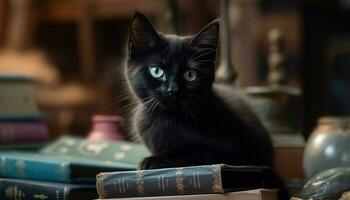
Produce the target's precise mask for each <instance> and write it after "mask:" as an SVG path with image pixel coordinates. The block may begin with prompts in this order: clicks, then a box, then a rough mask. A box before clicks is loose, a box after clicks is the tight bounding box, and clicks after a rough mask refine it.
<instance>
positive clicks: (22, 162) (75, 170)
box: [0, 152, 133, 183]
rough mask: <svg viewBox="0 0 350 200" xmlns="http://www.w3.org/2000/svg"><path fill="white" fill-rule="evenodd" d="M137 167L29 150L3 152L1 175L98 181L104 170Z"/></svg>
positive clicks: (38, 178) (39, 178) (4, 176)
mask: <svg viewBox="0 0 350 200" xmlns="http://www.w3.org/2000/svg"><path fill="white" fill-rule="evenodd" d="M131 169H133V167H130V166H128V165H123V164H122V163H121V164H119V165H118V166H117V165H115V164H114V165H113V164H109V163H103V162H98V161H96V160H90V159H86V158H79V157H65V156H53V155H45V154H40V153H29V152H0V177H2V178H18V179H29V180H40V181H53V182H62V183H95V181H96V174H98V173H99V172H102V171H123V170H124V171H125V170H131Z"/></svg>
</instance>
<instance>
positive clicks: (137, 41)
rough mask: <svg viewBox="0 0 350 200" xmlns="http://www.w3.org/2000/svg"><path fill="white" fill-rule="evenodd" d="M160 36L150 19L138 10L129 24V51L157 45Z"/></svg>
mask: <svg viewBox="0 0 350 200" xmlns="http://www.w3.org/2000/svg"><path fill="white" fill-rule="evenodd" d="M159 40H160V38H159V35H158V33H157V32H156V31H155V30H154V28H153V27H152V25H151V23H150V22H149V21H148V19H147V18H146V17H145V16H144V15H143V14H141V13H139V12H136V13H135V14H134V17H133V18H132V20H131V23H130V26H129V51H130V52H131V53H132V52H133V51H135V50H137V49H142V50H145V49H148V48H152V47H155V46H156V45H157V43H158V42H159Z"/></svg>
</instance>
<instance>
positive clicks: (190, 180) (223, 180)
mask: <svg viewBox="0 0 350 200" xmlns="http://www.w3.org/2000/svg"><path fill="white" fill-rule="evenodd" d="M268 172H269V168H268V167H263V166H229V165H224V164H216V165H202V166H191V167H178V168H164V169H151V170H137V171H126V172H106V173H100V174H99V175H97V181H96V186H97V192H98V194H99V196H100V198H101V199H108V198H125V197H139V196H171V195H189V194H211V193H225V192H231V191H241V190H248V189H257V188H264V187H266V186H268V181H267V179H266V178H267V174H268Z"/></svg>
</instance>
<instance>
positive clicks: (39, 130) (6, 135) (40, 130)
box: [0, 122, 48, 143]
mask: <svg viewBox="0 0 350 200" xmlns="http://www.w3.org/2000/svg"><path fill="white" fill-rule="evenodd" d="M47 139H48V130H47V127H46V125H45V124H44V123H43V122H0V143H21V142H22V143H23V142H42V141H46V140H47Z"/></svg>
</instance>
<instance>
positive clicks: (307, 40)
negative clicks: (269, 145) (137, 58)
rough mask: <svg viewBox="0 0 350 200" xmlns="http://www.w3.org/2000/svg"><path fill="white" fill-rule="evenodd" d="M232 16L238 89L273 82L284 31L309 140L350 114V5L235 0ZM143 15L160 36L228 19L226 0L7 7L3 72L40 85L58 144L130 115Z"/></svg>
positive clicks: (2, 7) (40, 1) (21, 2)
mask: <svg viewBox="0 0 350 200" xmlns="http://www.w3.org/2000/svg"><path fill="white" fill-rule="evenodd" d="M227 10H228V13H229V18H228V19H229V25H230V32H229V38H230V48H231V49H232V50H231V52H230V61H232V63H233V66H234V68H235V70H236V71H237V72H238V74H239V76H238V79H237V80H236V85H237V86H238V87H247V86H264V85H267V84H268V81H267V77H268V73H269V65H271V63H270V64H269V62H270V61H269V60H268V58H269V56H271V54H272V52H273V50H271V49H273V42H272V44H271V41H270V40H269V37H268V35H269V32H271V31H272V30H275V31H276V30H278V33H279V37H280V38H281V40H283V48H281V49H280V50H279V52H278V53H279V54H280V55H282V57H283V68H284V69H285V75H284V76H285V78H284V79H285V81H284V84H285V85H286V86H290V87H293V88H297V89H299V90H300V91H301V93H302V99H303V101H302V104H301V107H300V109H301V108H302V109H301V110H302V115H300V116H299V118H300V119H302V127H303V129H302V130H303V131H302V132H303V133H304V137H305V138H307V136H308V135H309V134H310V132H311V130H312V128H313V127H314V126H315V124H316V120H317V118H318V117H319V116H323V115H332V116H339V115H349V114H350V105H349V104H348V102H349V101H350V92H349V91H350V20H349V19H350V1H349V0H333V1H320V0H304V1H295V0H231V1H229V5H228V7H227ZM135 11H139V12H142V13H144V14H145V15H146V16H148V17H149V18H150V19H151V21H152V23H153V24H154V26H155V27H156V29H157V30H159V31H162V32H173V33H174V32H175V33H177V34H180V35H185V34H194V33H196V32H197V31H199V30H200V29H201V28H202V27H203V26H204V25H206V24H207V23H209V22H210V21H211V20H214V19H216V18H218V17H219V16H220V1H217V0H177V1H173V0H168V1H166V0H59V1H54V0H1V1H0V73H17V74H23V75H25V76H29V77H32V78H33V79H34V80H35V84H36V88H37V90H36V97H37V101H38V104H39V106H40V110H41V111H42V112H43V113H45V121H46V123H47V124H48V126H49V132H50V138H51V139H53V138H57V137H58V136H61V135H63V134H66V133H72V134H76V135H81V136H85V135H86V134H87V133H88V131H89V129H90V128H91V116H92V115H93V114H113V115H121V116H123V115H125V113H126V111H125V109H123V107H125V105H123V103H119V102H118V100H117V99H118V97H120V95H121V94H122V93H123V88H124V82H123V80H122V78H121V77H120V71H121V70H122V69H123V66H124V55H125V52H126V48H125V47H126V42H127V29H128V23H129V20H130V18H131V16H132V15H133V14H134V12H135Z"/></svg>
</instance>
